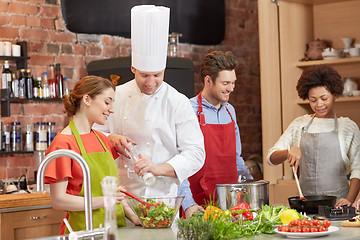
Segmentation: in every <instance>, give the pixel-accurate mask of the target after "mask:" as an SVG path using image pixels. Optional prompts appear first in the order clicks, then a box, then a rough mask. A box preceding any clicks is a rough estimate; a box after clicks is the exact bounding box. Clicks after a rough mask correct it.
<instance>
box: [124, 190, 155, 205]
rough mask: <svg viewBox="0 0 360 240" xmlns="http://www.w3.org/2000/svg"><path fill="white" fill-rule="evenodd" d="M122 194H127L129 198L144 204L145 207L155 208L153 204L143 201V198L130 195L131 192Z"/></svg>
mask: <svg viewBox="0 0 360 240" xmlns="http://www.w3.org/2000/svg"><path fill="white" fill-rule="evenodd" d="M121 192H123V193H125V194H126V195H128V196H129V197H132V198H133V199H135V200H136V201H138V202H140V203H142V204H144V205H147V206H149V207H151V206H153V204H151V203H148V202H145V201H143V200H141V198H138V197H137V196H135V195H134V194H132V193H130V192H128V191H121Z"/></svg>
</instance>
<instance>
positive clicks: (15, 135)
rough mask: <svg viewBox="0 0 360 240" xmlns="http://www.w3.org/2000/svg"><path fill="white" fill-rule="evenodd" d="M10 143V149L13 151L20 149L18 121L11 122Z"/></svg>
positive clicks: (19, 125)
mask: <svg viewBox="0 0 360 240" xmlns="http://www.w3.org/2000/svg"><path fill="white" fill-rule="evenodd" d="M10 145H11V151H13V152H16V151H21V150H22V141H21V123H20V122H12V123H11V134H10Z"/></svg>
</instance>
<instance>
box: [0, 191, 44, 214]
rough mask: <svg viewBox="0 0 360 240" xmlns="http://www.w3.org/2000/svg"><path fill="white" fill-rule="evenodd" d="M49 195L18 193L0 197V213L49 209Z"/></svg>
mask: <svg viewBox="0 0 360 240" xmlns="http://www.w3.org/2000/svg"><path fill="white" fill-rule="evenodd" d="M50 204H51V200H50V194H47V193H19V194H4V195H0V213H4V212H13V211H24V210H31V209H41V208H50V207H51V205H50Z"/></svg>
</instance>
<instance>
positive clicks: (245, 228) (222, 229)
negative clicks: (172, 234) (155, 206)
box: [177, 211, 274, 240]
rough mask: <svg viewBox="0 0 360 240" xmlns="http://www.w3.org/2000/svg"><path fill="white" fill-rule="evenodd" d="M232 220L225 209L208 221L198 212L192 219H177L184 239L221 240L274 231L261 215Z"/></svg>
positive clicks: (181, 236) (179, 235) (180, 234)
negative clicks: (242, 219) (247, 218)
mask: <svg viewBox="0 0 360 240" xmlns="http://www.w3.org/2000/svg"><path fill="white" fill-rule="evenodd" d="M235 219H236V218H235ZM232 220H234V218H232V219H231V220H229V215H228V214H227V213H226V212H225V211H224V212H223V213H222V214H220V216H219V217H217V218H209V219H208V220H207V221H206V220H205V218H204V217H203V215H202V214H199V213H196V214H193V216H192V217H191V218H190V219H178V220H177V225H178V229H179V231H178V237H179V238H182V239H184V240H195V239H196V240H197V239H198V240H205V239H206V240H208V239H209V240H221V239H234V238H241V237H247V236H251V235H255V234H263V233H266V234H271V233H274V228H273V225H272V224H271V223H270V222H269V221H267V220H263V219H262V218H261V216H257V217H256V218H255V219H254V220H253V221H241V220H235V221H232Z"/></svg>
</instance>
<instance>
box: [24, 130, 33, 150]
mask: <svg viewBox="0 0 360 240" xmlns="http://www.w3.org/2000/svg"><path fill="white" fill-rule="evenodd" d="M24 151H34V129H33V125H32V124H31V123H28V124H26V126H25V145H24Z"/></svg>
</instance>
